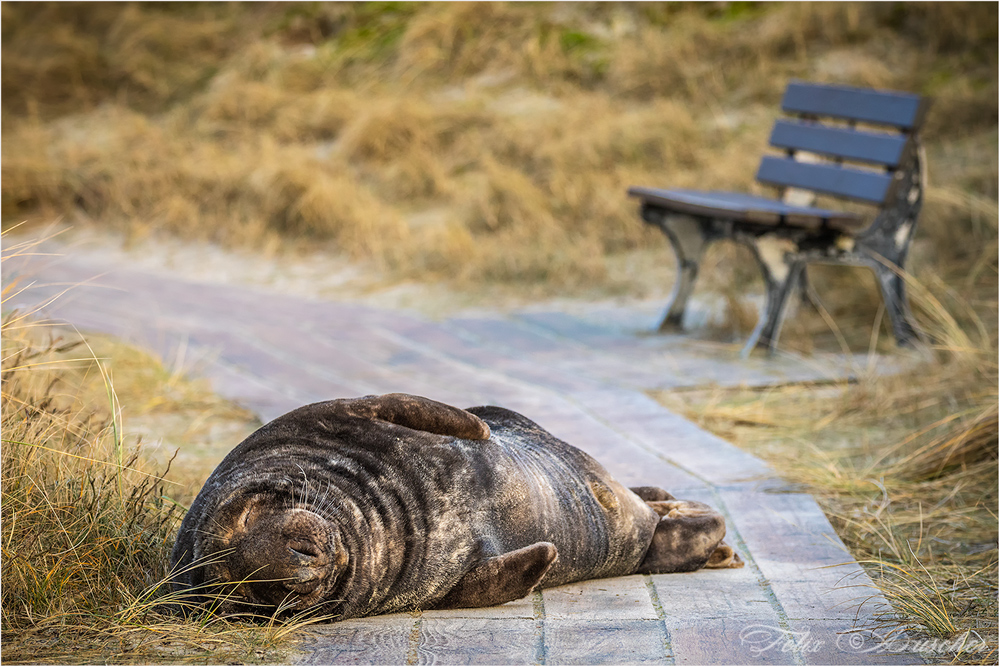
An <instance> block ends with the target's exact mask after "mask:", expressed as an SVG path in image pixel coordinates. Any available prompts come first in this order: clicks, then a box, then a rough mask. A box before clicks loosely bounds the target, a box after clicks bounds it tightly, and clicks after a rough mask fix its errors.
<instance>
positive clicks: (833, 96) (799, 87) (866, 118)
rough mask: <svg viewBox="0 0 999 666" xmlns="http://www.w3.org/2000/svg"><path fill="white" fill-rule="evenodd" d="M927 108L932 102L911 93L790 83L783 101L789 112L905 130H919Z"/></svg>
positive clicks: (783, 106) (797, 82)
mask: <svg viewBox="0 0 999 666" xmlns="http://www.w3.org/2000/svg"><path fill="white" fill-rule="evenodd" d="M928 106H929V100H927V99H926V98H923V97H920V96H919V95H914V94H912V93H903V92H895V91H885V90H869V89H866V88H849V87H847V86H829V85H819V84H814V83H804V82H802V81H792V82H791V83H789V84H788V86H787V90H786V91H785V92H784V99H783V101H782V102H781V109H783V110H784V111H785V112H786V113H798V114H809V115H816V116H832V117H835V118H845V119H847V120H857V121H860V122H867V123H877V124H881V125H891V126H893V127H898V128H900V129H905V130H914V129H916V128H918V127H919V125H920V124H921V123H922V121H923V117H924V116H925V113H926V109H927V107H928Z"/></svg>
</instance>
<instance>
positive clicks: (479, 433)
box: [342, 393, 489, 439]
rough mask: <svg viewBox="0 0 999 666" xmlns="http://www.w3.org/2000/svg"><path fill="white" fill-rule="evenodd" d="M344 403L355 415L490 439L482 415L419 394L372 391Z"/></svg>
mask: <svg viewBox="0 0 999 666" xmlns="http://www.w3.org/2000/svg"><path fill="white" fill-rule="evenodd" d="M342 404H343V405H344V406H345V407H346V408H347V411H348V412H349V413H351V414H353V415H355V416H360V417H363V418H369V419H378V420H379V421H388V422H389V423H395V424H396V425H401V426H405V427H406V428H412V429H413V430H422V431H423V432H429V433H433V434H435V435H448V436H451V437H458V438H460V439H489V426H488V425H486V422H485V421H483V420H482V419H480V418H479V417H478V416H475V415H474V414H471V413H469V412H466V411H465V410H464V409H458V408H457V407H452V406H451V405H446V404H444V403H443V402H437V401H436V400H431V399H429V398H423V397H420V396H418V395H408V394H406V393H386V394H385V395H369V396H366V397H364V398H357V399H354V400H344V401H342Z"/></svg>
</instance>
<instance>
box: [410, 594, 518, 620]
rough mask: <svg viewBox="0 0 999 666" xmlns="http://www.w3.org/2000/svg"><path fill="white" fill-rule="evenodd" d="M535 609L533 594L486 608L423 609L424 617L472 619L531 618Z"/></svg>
mask: <svg viewBox="0 0 999 666" xmlns="http://www.w3.org/2000/svg"><path fill="white" fill-rule="evenodd" d="M536 613H537V610H536V609H535V606H534V596H533V595H532V596H528V597H525V598H523V599H518V600H516V601H509V602H507V603H505V604H500V605H499V606H488V607H486V608H457V609H454V610H431V611H423V618H424V619H445V620H446V619H455V618H462V619H472V620H516V619H521V620H533V619H534V616H535V615H536Z"/></svg>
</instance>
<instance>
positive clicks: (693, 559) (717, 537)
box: [635, 500, 742, 574]
mask: <svg viewBox="0 0 999 666" xmlns="http://www.w3.org/2000/svg"><path fill="white" fill-rule="evenodd" d="M648 504H649V506H651V507H652V508H653V509H654V510H655V512H656V513H658V514H659V515H660V516H662V518H661V519H660V520H659V524H658V525H656V531H655V534H653V535H652V543H651V544H650V545H649V550H648V551H647V552H646V554H645V558H644V559H643V560H642V563H641V564H640V565H639V567H638V570H637V571H636V572H635V573H651V574H659V573H678V572H681V571H696V570H697V569H700V568H702V567H705V566H708V565H709V564H711V563H712V562H713V566H712V568H719V569H720V568H725V567H731V566H733V562H734V559H729V557H728V556H730V555H731V556H732V558H735V557H736V556H735V553H734V552H733V551H732V549H731V548H730V547H729V546H728V545H727V544H723V543H722V539H723V538H724V537H725V518H724V517H723V516H722V515H721V514H720V513H718V512H717V511H715V510H714V509H712V508H711V507H709V506H708V505H706V504H701V503H700V502H687V501H682V500H672V501H663V502H648ZM721 546H724V548H727V549H728V551H727V552H726V551H725V550H724V548H722V549H721V552H719V553H718V557H717V558H715V553H716V552H718V550H719V548H720V547H721ZM741 562H742V560H739V564H734V566H735V567H738V566H741Z"/></svg>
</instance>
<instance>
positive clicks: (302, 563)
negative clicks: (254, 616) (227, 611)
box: [203, 494, 348, 609]
mask: <svg viewBox="0 0 999 666" xmlns="http://www.w3.org/2000/svg"><path fill="white" fill-rule="evenodd" d="M282 504H283V503H280V502H275V501H274V500H273V498H272V497H269V496H268V495H266V494H255V495H251V496H249V497H247V496H245V495H242V494H240V495H238V496H236V497H233V498H232V499H231V500H230V501H228V502H226V503H225V504H224V505H223V506H221V507H220V508H219V510H218V512H217V514H216V520H215V525H214V528H215V529H214V530H213V532H214V534H213V538H212V539H211V543H210V544H209V543H206V544H205V545H206V546H207V548H206V550H207V551H208V552H211V553H214V554H218V555H219V557H217V558H210V560H209V561H208V562H206V564H205V566H204V571H203V576H204V582H205V583H206V584H207V585H209V586H212V587H216V588H217V589H218V590H219V591H220V592H221V593H222V594H224V595H226V596H228V597H229V598H231V599H233V600H238V602H239V604H240V605H241V606H249V607H251V608H252V607H278V608H286V609H294V608H306V607H310V606H314V605H317V604H318V603H320V602H321V601H323V600H324V599H326V598H327V596H328V593H329V592H330V590H332V589H333V587H334V586H335V585H336V582H337V580H338V578H339V576H340V574H341V573H343V571H344V569H345V568H346V565H347V559H348V558H347V552H346V550H345V549H344V547H343V544H342V543H341V541H340V537H339V533H338V530H337V529H336V525H335V524H334V523H333V522H331V521H330V520H329V519H327V518H326V517H324V516H322V515H320V514H319V513H317V512H315V511H314V510H312V509H310V508H302V507H290V508H289V507H286V506H281V505H282Z"/></svg>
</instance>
